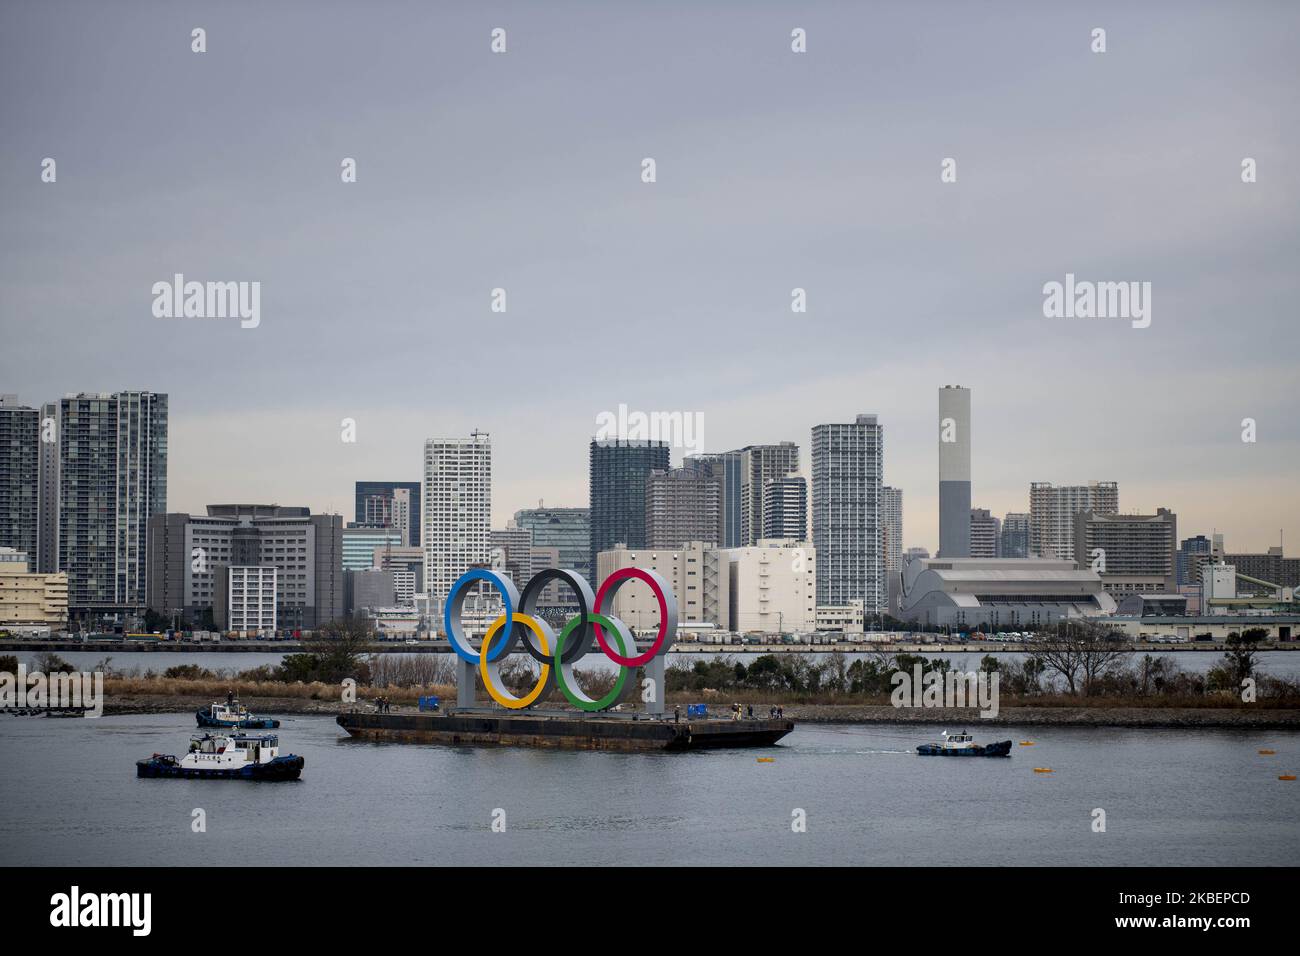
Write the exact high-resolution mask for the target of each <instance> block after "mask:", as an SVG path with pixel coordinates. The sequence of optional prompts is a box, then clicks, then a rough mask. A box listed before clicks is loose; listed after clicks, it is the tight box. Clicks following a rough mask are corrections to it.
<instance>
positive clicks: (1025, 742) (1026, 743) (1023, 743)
mask: <svg viewBox="0 0 1300 956" xmlns="http://www.w3.org/2000/svg"><path fill="white" fill-rule="evenodd" d="M1033 745H1034V742H1033V741H1032V740H1022V741H1020V746H1022V747H1032V746H1033Z"/></svg>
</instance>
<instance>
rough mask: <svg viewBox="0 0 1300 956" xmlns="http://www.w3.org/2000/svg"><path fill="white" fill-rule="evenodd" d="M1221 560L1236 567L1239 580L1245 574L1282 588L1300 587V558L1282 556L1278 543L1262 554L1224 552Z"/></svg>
mask: <svg viewBox="0 0 1300 956" xmlns="http://www.w3.org/2000/svg"><path fill="white" fill-rule="evenodd" d="M1223 560H1224V561H1226V562H1227V563H1228V564H1231V565H1233V566H1234V567H1236V569H1237V577H1238V579H1239V580H1240V578H1241V577H1242V576H1243V575H1245V576H1247V577H1252V578H1258V579H1259V580H1261V581H1267V582H1269V583H1270V584H1277V585H1280V586H1281V587H1284V588H1297V587H1300V558H1287V557H1283V555H1282V546H1281V545H1280V544H1279V545H1274V546H1273V547H1271V548H1269V549H1268V550H1267V551H1265V552H1264V553H1263V554H1259V553H1255V554H1225V555H1224V556H1223ZM1246 584H1247V585H1248V586H1249V582H1246ZM1255 587H1257V586H1255ZM1252 589H1253V587H1252Z"/></svg>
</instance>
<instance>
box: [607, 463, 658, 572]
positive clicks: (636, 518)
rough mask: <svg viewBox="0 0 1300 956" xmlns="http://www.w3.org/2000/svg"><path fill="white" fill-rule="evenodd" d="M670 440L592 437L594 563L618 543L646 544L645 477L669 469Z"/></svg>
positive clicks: (634, 545) (635, 545)
mask: <svg viewBox="0 0 1300 956" xmlns="http://www.w3.org/2000/svg"><path fill="white" fill-rule="evenodd" d="M668 460H669V449H668V443H667V442H662V441H624V440H622V439H609V440H605V441H598V440H595V439H593V440H592V442H591V448H590V464H591V492H590V494H591V558H590V561H591V567H593V568H594V567H595V566H596V555H597V554H599V553H600V552H601V551H608V550H609V549H610V548H612V547H614V545H615V544H619V543H622V544H626V545H627V546H628V547H629V548H644V547H645V545H646V534H645V531H646V523H645V492H646V479H647V478H648V477H649V476H650V472H652V471H667V470H668Z"/></svg>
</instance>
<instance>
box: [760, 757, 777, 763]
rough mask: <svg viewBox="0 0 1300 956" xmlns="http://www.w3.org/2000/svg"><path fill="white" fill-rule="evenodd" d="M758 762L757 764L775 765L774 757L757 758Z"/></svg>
mask: <svg viewBox="0 0 1300 956" xmlns="http://www.w3.org/2000/svg"><path fill="white" fill-rule="evenodd" d="M758 762H759V763H776V758H775V757H759V758H758Z"/></svg>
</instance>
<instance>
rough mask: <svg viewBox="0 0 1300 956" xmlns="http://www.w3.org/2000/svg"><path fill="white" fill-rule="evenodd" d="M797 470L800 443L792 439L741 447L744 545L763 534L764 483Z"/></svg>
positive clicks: (751, 542) (741, 499) (749, 543)
mask: <svg viewBox="0 0 1300 956" xmlns="http://www.w3.org/2000/svg"><path fill="white" fill-rule="evenodd" d="M798 471H799V446H798V445H796V444H795V443H794V442H792V441H783V442H781V443H780V444H779V445H749V446H748V447H745V448H742V449H740V542H741V544H742V545H743V546H750V545H753V544H756V543H757V542H758V540H759V539H760V538H762V537H763V529H764V527H765V526H766V521H765V519H764V511H763V505H764V498H763V489H764V485H765V483H766V482H767V481H768V480H769V479H771V478H785V477H786V476H788V475H795V474H797V473H798Z"/></svg>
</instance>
